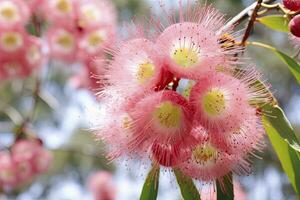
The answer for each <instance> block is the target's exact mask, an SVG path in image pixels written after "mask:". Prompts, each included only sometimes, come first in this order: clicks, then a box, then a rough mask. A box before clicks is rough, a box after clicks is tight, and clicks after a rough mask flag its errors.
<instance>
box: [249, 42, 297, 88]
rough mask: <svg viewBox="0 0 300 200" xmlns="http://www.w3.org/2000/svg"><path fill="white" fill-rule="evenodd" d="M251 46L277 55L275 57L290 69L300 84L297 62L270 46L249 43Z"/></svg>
mask: <svg viewBox="0 0 300 200" xmlns="http://www.w3.org/2000/svg"><path fill="white" fill-rule="evenodd" d="M249 44H251V45H255V46H259V47H263V48H266V49H269V50H271V51H272V52H273V53H275V55H277V57H278V58H279V59H280V60H281V61H283V62H284V63H285V64H286V65H287V66H288V67H289V69H290V71H291V72H292V74H293V75H294V77H295V78H296V80H297V82H298V83H299V84H300V65H299V63H298V62H297V61H296V60H294V59H293V58H291V57H290V56H288V55H286V54H285V53H283V52H281V51H279V50H278V49H276V48H275V47H272V46H270V45H267V44H264V43H260V42H249Z"/></svg>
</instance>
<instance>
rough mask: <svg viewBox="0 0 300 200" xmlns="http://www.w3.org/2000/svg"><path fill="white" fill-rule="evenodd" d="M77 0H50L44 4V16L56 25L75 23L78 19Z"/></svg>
mask: <svg viewBox="0 0 300 200" xmlns="http://www.w3.org/2000/svg"><path fill="white" fill-rule="evenodd" d="M76 2H77V0H49V1H46V2H45V3H44V5H43V13H42V14H43V15H44V18H45V19H47V20H48V21H50V23H52V24H54V25H55V26H64V25H69V24H70V23H73V22H74V21H75V19H76Z"/></svg>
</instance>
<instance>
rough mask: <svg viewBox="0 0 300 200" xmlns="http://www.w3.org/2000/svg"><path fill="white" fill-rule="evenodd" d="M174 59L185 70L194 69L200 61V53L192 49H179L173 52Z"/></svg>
mask: <svg viewBox="0 0 300 200" xmlns="http://www.w3.org/2000/svg"><path fill="white" fill-rule="evenodd" d="M172 59H173V60H174V62H175V63H176V64H177V65H180V66H181V67H183V68H188V67H193V66H194V65H195V64H196V63H198V61H199V53H198V52H197V51H196V50H195V49H192V48H178V49H175V50H174V51H173V54H172Z"/></svg>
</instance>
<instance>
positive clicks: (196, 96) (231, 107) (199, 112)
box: [190, 73, 256, 132]
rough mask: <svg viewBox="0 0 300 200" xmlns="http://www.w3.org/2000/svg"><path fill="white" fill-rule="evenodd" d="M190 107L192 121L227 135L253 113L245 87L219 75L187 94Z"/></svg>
mask: <svg viewBox="0 0 300 200" xmlns="http://www.w3.org/2000/svg"><path fill="white" fill-rule="evenodd" d="M190 103H191V105H192V106H193V108H194V110H195V120H199V122H200V123H201V124H202V125H203V126H204V127H205V128H207V129H208V130H210V131H215V130H216V131H223V132H226V131H230V130H233V129H236V128H239V127H240V125H241V123H242V122H243V121H245V119H247V118H248V117H249V115H250V116H255V112H256V110H255V109H254V108H252V107H251V106H250V105H249V103H248V96H247V85H243V83H241V81H240V80H238V79H235V78H234V77H232V76H229V75H226V74H223V73H211V74H208V75H207V76H206V77H205V78H203V79H201V80H199V81H198V82H197V84H196V85H195V86H194V87H193V88H192V90H191V96H190Z"/></svg>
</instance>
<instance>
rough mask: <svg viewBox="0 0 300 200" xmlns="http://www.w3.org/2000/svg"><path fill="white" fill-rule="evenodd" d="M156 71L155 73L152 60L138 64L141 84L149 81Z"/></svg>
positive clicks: (138, 76)
mask: <svg viewBox="0 0 300 200" xmlns="http://www.w3.org/2000/svg"><path fill="white" fill-rule="evenodd" d="M154 73H155V66H154V65H153V64H152V63H150V62H146V63H143V64H140V65H139V66H138V71H137V73H136V78H137V80H138V82H139V83H140V84H143V83H145V82H147V81H148V80H149V79H151V78H152V77H153V75H154Z"/></svg>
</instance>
